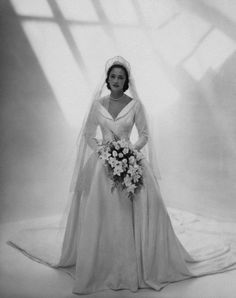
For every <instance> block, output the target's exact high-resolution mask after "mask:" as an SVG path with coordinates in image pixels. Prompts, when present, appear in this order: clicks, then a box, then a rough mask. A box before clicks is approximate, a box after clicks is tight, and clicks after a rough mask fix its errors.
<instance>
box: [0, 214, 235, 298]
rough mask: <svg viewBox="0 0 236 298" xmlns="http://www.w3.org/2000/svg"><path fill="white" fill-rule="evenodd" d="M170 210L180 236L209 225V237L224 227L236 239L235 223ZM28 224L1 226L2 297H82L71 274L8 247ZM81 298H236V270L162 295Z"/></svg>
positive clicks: (189, 282)
mask: <svg viewBox="0 0 236 298" xmlns="http://www.w3.org/2000/svg"><path fill="white" fill-rule="evenodd" d="M169 211H170V214H171V218H172V220H173V224H174V227H175V228H176V229H177V230H178V234H179V235H180V236H181V234H182V235H186V233H185V232H187V230H186V227H188V228H189V227H190V228H191V229H194V230H195V231H196V232H199V231H201V229H202V228H204V229H206V226H207V231H208V233H209V235H210V234H211V235H214V233H215V231H216V230H217V231H219V227H220V229H221V232H222V233H221V235H225V234H227V235H228V236H229V237H234V236H235V234H234V233H236V225H235V224H232V223H222V224H220V226H219V224H218V223H216V222H214V221H212V220H206V219H204V218H200V217H199V216H194V215H192V214H190V213H186V212H185V213H183V212H182V211H178V210H174V209H173V210H169ZM54 220H55V218H47V219H43V222H46V221H48V222H53V221H54ZM38 221H39V220H34V221H32V224H37V222H38ZM40 221H42V219H40ZM30 224H31V223H30ZM28 225H29V221H27V222H13V223H8V224H4V225H1V226H0V235H1V239H0V298H69V297H78V296H79V295H74V294H72V287H73V279H72V278H71V277H70V276H69V275H68V274H66V273H65V272H62V271H59V270H55V269H52V268H50V267H48V266H45V265H43V264H40V263H37V262H34V261H32V260H31V259H29V258H27V257H26V256H25V255H23V254H22V253H20V252H19V251H18V250H16V249H15V248H13V247H11V246H9V245H7V244H6V241H7V240H8V239H9V237H10V235H12V233H13V232H15V231H17V230H18V229H21V228H24V227H25V226H28ZM81 296H85V297H96V298H106V297H117V298H118V297H127V298H128V297H134V298H141V297H142V298H154V297H155V298H159V297H161V298H235V297H236V270H232V271H228V272H224V273H220V274H214V275H209V276H205V277H199V278H194V279H190V280H186V281H181V282H178V283H173V284H170V285H169V286H167V287H166V288H164V289H163V290H161V291H160V292H157V291H154V290H140V291H138V292H136V293H132V292H129V291H127V290H122V291H104V292H100V293H95V294H92V295H81Z"/></svg>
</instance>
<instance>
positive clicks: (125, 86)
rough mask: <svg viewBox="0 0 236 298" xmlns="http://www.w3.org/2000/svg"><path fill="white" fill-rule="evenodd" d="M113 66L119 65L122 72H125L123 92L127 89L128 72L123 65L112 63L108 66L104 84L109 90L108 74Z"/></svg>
mask: <svg viewBox="0 0 236 298" xmlns="http://www.w3.org/2000/svg"><path fill="white" fill-rule="evenodd" d="M115 67H119V68H121V69H123V70H124V72H125V76H126V79H125V83H124V87H123V91H124V92H125V91H126V90H128V89H129V74H128V71H127V69H126V68H125V67H124V66H123V65H120V64H113V65H112V66H110V67H109V68H108V71H107V77H106V81H105V82H106V84H107V88H108V89H109V90H111V87H110V84H109V82H108V80H109V75H110V73H111V71H112V69H113V68H115Z"/></svg>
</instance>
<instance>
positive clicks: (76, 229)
mask: <svg viewBox="0 0 236 298" xmlns="http://www.w3.org/2000/svg"><path fill="white" fill-rule="evenodd" d="M83 175H84V176H83V178H84V182H86V183H85V185H86V187H85V189H84V191H83V192H82V193H78V195H77V198H76V199H74V200H73V203H72V205H71V209H70V213H69V216H68V221H67V226H66V232H65V237H64V243H63V249H62V254H61V259H60V262H59V264H58V266H59V267H66V266H75V276H74V277H75V282H74V289H73V292H74V293H83V294H85V293H92V292H96V291H102V290H106V289H114V290H118V289H129V290H131V291H134V292H135V291H137V290H138V289H139V288H153V289H155V290H160V289H162V288H163V287H165V286H166V285H168V284H169V283H171V282H176V281H180V280H184V279H187V278H191V277H196V276H202V275H206V274H213V273H217V272H222V271H226V270H230V269H233V268H236V265H235V264H236V257H235V256H233V255H232V253H231V252H230V250H229V247H226V246H224V245H222V246H218V247H214V248H212V247H210V248H209V247H203V248H201V249H198V250H197V251H195V252H194V254H193V255H192V254H190V252H187V250H186V249H185V248H184V247H183V245H182V244H181V242H180V241H179V239H178V238H177V236H176V234H175V232H174V229H173V226H172V223H171V220H170V217H169V215H168V212H167V209H166V207H165V205H164V203H163V199H162V196H161V192H160V187H159V184H158V182H157V179H156V178H155V177H154V175H153V172H152V170H151V168H150V166H149V164H148V163H147V161H146V160H143V178H144V179H143V181H144V185H143V187H142V188H141V191H140V192H139V193H138V194H137V195H135V197H134V199H133V200H130V199H129V198H128V196H127V193H126V192H125V191H119V190H117V189H115V190H114V192H111V186H112V182H111V180H110V179H109V178H108V177H107V175H106V172H105V169H104V165H103V162H102V160H100V159H98V158H97V157H96V155H95V154H93V155H92V156H91V157H90V158H89V160H88V161H87V164H86V167H85V169H84V173H83Z"/></svg>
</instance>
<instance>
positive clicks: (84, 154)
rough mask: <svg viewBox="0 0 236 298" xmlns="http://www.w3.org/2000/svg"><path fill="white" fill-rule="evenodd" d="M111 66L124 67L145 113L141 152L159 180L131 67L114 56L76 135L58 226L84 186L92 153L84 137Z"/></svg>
mask: <svg viewBox="0 0 236 298" xmlns="http://www.w3.org/2000/svg"><path fill="white" fill-rule="evenodd" d="M113 64H119V65H122V66H124V67H125V68H126V69H127V72H128V75H129V89H128V92H129V93H130V95H131V97H132V98H134V99H136V100H137V101H139V102H140V103H141V105H142V106H143V110H144V113H145V117H146V121H147V125H148V132H149V136H148V142H147V144H146V145H145V146H144V148H143V149H142V150H141V151H142V153H143V154H144V155H145V157H146V159H147V160H148V162H149V164H150V166H151V168H152V170H153V172H154V176H155V177H156V179H161V175H160V170H159V166H158V162H157V154H156V153H157V152H156V149H155V146H154V141H153V140H154V138H153V130H152V123H151V120H150V119H149V117H148V115H147V113H146V111H145V106H144V104H143V102H142V101H141V99H140V97H139V95H138V92H137V89H136V86H135V81H134V77H133V75H132V73H131V67H130V64H129V62H128V61H127V60H125V59H124V58H123V57H121V56H115V57H113V58H111V59H109V60H108V61H107V62H106V64H105V69H104V71H103V74H102V75H101V78H100V82H99V83H98V85H97V87H96V89H95V91H94V93H93V95H92V97H91V100H90V103H89V105H88V108H87V111H86V113H85V116H84V120H83V123H82V127H81V129H80V132H79V134H78V137H77V140H76V159H75V165H74V170H73V174H72V179H71V182H70V187H69V196H68V200H67V202H66V204H65V210H64V213H63V216H62V219H61V221H60V225H63V226H65V223H66V218H67V216H68V213H69V209H70V206H71V204H72V203H73V200H79V199H80V197H81V194H82V191H83V188H84V184H85V183H86V181H84V179H83V169H84V167H85V165H86V161H87V160H88V158H89V157H90V156H91V154H92V153H93V150H92V149H91V146H89V145H88V142H87V140H86V135H87V133H88V131H90V130H91V128H90V126H89V118H90V117H93V106H94V103H95V101H97V100H99V99H100V98H101V96H102V94H103V92H104V89H106V83H105V80H106V75H107V71H108V69H109V68H110V67H111V66H112V65H113Z"/></svg>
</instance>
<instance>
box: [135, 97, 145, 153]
mask: <svg viewBox="0 0 236 298" xmlns="http://www.w3.org/2000/svg"><path fill="white" fill-rule="evenodd" d="M135 126H136V127H137V130H138V136H139V138H138V140H137V141H136V143H135V144H134V148H135V149H137V150H141V149H142V148H143V147H144V146H145V145H146V143H147V141H148V125H147V119H146V116H145V111H144V108H143V106H142V104H141V102H139V103H138V104H137V106H136V110H135Z"/></svg>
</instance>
